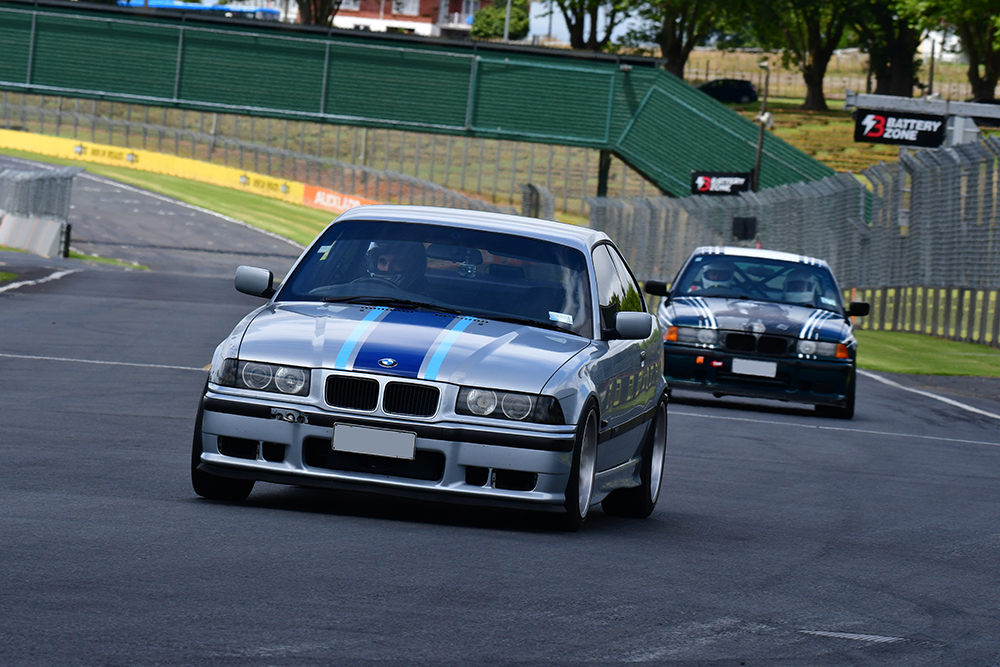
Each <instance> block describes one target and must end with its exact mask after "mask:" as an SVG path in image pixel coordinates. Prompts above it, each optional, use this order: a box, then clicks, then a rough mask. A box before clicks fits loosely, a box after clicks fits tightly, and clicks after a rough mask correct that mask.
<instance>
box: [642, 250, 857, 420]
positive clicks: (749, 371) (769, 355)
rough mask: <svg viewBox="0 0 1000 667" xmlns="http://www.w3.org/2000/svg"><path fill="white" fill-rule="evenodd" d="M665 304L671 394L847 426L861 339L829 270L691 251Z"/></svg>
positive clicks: (852, 309)
mask: <svg viewBox="0 0 1000 667" xmlns="http://www.w3.org/2000/svg"><path fill="white" fill-rule="evenodd" d="M645 287H646V292H648V293H649V294H656V295H660V296H663V297H664V298H663V299H662V301H661V302H660V305H659V308H658V311H657V316H658V318H659V321H660V327H661V328H662V330H663V357H664V359H663V368H664V371H663V372H664V375H665V376H666V379H667V383H668V384H669V386H670V388H671V390H673V389H688V390H695V391H705V392H710V393H712V394H714V395H715V396H717V397H721V396H727V395H730V396H749V397H756V398H771V399H778V400H783V401H793V402H799V403H811V404H814V405H816V406H817V410H818V411H819V412H820V413H822V414H826V415H829V416H833V417H839V418H843V419H851V418H852V417H853V416H854V402H855V393H854V387H855V360H856V357H857V340H856V339H855V338H854V334H853V327H852V324H851V319H850V318H851V317H860V316H864V315H867V314H868V310H869V306H868V304H867V303H864V302H854V303H851V304H850V306H849V307H846V308H845V307H844V304H843V302H842V299H841V293H840V288H839V286H838V285H837V281H836V280H835V279H834V277H833V273H832V272H831V271H830V267H829V266H827V264H826V262H824V261H822V260H819V259H814V258H811V257H801V256H798V255H792V254H788V253H782V252H774V251H769V250H756V249H749V248H729V247H725V248H719V247H704V248H698V249H697V250H695V251H694V252H693V253H692V254H691V256H690V257H689V258H688V259H687V261H686V262H685V264H684V266H683V267H682V268H681V270H680V272H679V273H678V276H677V279H676V280H674V282H673V284H672V286H671V288H670V289H669V290H668V289H667V286H666V284H664V283H662V282H654V281H649V282H647V283H646V286H645Z"/></svg>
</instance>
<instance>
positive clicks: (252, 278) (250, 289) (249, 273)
mask: <svg viewBox="0 0 1000 667" xmlns="http://www.w3.org/2000/svg"><path fill="white" fill-rule="evenodd" d="M273 284H274V275H273V274H272V273H271V272H270V271H268V270H267V269H258V268H257V267H255V266H241V267H239V268H237V269H236V289H237V291H239V292H243V293H244V294H249V295H250V296H261V297H264V298H265V299H270V298H271V297H272V296H273V295H274V287H273Z"/></svg>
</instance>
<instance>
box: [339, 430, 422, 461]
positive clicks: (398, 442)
mask: <svg viewBox="0 0 1000 667" xmlns="http://www.w3.org/2000/svg"><path fill="white" fill-rule="evenodd" d="M416 443H417V434H416V433H407V432H406V431H390V430H389V429H384V428H367V427H365V426H351V425H349V424H335V425H334V427H333V448H334V449H335V450H336V451H338V452H352V453H354V454H369V455H371V456H386V457H388V458H393V459H410V460H413V452H414V449H415V448H416Z"/></svg>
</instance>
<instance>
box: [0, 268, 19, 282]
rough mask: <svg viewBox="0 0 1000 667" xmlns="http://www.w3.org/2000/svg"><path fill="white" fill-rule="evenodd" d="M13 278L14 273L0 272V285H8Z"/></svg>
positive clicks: (15, 275) (15, 276)
mask: <svg viewBox="0 0 1000 667" xmlns="http://www.w3.org/2000/svg"><path fill="white" fill-rule="evenodd" d="M14 278H17V274H16V273H7V272H5V271H0V283H9V282H10V281H11V280H13V279H14Z"/></svg>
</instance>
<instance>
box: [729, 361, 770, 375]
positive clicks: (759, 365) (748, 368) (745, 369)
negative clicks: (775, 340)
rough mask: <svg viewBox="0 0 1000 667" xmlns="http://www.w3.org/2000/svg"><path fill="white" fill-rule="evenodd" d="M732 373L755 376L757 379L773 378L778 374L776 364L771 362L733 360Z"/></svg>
mask: <svg viewBox="0 0 1000 667" xmlns="http://www.w3.org/2000/svg"><path fill="white" fill-rule="evenodd" d="M733 373H736V374H738V375H756V376H757V377H762V378H773V377H774V376H776V375H777V374H778V364H776V363H774V362H773V361H754V360H753V359H733Z"/></svg>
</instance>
